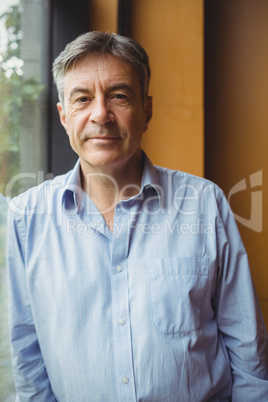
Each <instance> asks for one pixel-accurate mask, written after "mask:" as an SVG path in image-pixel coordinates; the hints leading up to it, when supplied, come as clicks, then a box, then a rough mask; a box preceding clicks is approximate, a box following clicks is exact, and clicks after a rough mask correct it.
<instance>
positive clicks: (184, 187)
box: [154, 166, 225, 203]
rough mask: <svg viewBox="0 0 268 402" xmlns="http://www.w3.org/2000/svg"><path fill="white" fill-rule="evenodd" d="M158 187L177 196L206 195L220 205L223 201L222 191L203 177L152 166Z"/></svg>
mask: <svg viewBox="0 0 268 402" xmlns="http://www.w3.org/2000/svg"><path fill="white" fill-rule="evenodd" d="M154 168H155V170H156V174H157V177H158V181H159V184H160V186H161V187H162V186H163V188H166V189H167V190H169V188H168V187H169V186H171V189H170V190H171V191H172V192H173V193H174V192H176V193H177V194H180V193H183V194H185V195H188V196H189V195H190V194H192V196H194V195H195V194H198V196H200V195H201V194H204V193H206V194H207V195H208V194H210V196H212V197H214V198H215V199H216V200H217V202H218V203H221V202H222V201H223V200H224V199H225V196H224V192H223V190H222V189H221V188H220V187H219V186H218V185H217V184H215V183H213V182H212V181H210V180H208V179H205V178H203V177H199V176H195V175H193V174H190V173H186V172H182V171H179V170H172V169H167V168H164V167H160V166H154Z"/></svg>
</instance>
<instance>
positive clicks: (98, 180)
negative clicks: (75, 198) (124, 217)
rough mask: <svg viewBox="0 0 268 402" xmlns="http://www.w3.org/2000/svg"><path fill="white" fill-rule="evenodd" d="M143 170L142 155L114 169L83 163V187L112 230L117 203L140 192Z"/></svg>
mask: <svg viewBox="0 0 268 402" xmlns="http://www.w3.org/2000/svg"><path fill="white" fill-rule="evenodd" d="M142 171H143V161H142V158H141V155H139V157H135V158H134V160H132V161H131V163H129V162H128V163H127V164H126V165H125V166H121V167H120V168H117V167H115V168H113V169H111V168H107V167H106V168H102V167H101V168H96V167H94V169H93V168H92V167H90V168H85V166H84V164H82V163H81V184H82V188H83V190H84V191H85V192H86V193H87V195H88V196H89V197H90V199H91V200H92V201H93V202H94V204H95V205H96V207H97V208H98V209H99V211H100V213H101V214H102V216H103V218H104V219H105V221H106V223H107V225H108V226H109V228H110V229H111V230H112V224H113V216H114V209H115V206H116V204H117V203H118V202H119V201H122V200H126V199H129V198H131V197H133V196H134V195H136V194H138V193H139V191H140V186H141V177H142Z"/></svg>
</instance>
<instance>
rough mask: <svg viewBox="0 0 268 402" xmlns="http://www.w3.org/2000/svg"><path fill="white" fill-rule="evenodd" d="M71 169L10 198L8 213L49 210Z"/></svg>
mask: <svg viewBox="0 0 268 402" xmlns="http://www.w3.org/2000/svg"><path fill="white" fill-rule="evenodd" d="M71 172H72V170H71V171H69V172H68V173H66V174H63V175H59V176H56V177H54V178H53V179H51V180H46V181H44V182H43V183H40V184H39V185H37V186H35V187H32V188H30V189H28V190H27V191H25V192H23V193H21V194H19V195H18V196H16V197H14V198H12V199H10V201H9V203H8V210H9V214H14V215H32V214H35V213H38V212H44V210H50V209H51V208H52V207H53V205H54V204H55V203H56V202H59V199H60V197H62V194H63V192H64V189H65V186H66V184H67V182H68V179H69V177H70V174H71Z"/></svg>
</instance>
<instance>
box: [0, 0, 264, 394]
mask: <svg viewBox="0 0 268 402" xmlns="http://www.w3.org/2000/svg"><path fill="white" fill-rule="evenodd" d="M267 21H268V1H267V0H165V1H163V0H76V1H75V2H74V1H72V0H1V3H0V193H1V194H0V402H11V401H14V397H15V391H14V385H13V379H12V373H11V368H10V357H9V355H10V351H9V341H8V321H7V320H8V318H7V284H6V274H5V269H6V267H5V233H6V209H7V200H8V197H12V196H14V195H16V194H18V193H19V192H22V191H23V190H25V189H26V188H28V187H31V186H33V185H36V184H38V183H40V182H42V181H43V180H45V179H46V178H50V177H53V176H54V175H56V174H60V173H64V172H66V171H67V170H69V169H71V168H72V167H73V165H74V163H75V161H76V155H75V154H74V153H73V152H72V150H71V149H70V147H69V143H68V139H67V136H66V134H65V132H64V130H63V128H62V127H61V125H60V123H59V119H58V115H57V110H56V102H57V95H56V91H55V88H54V87H53V82H52V77H51V65H52V62H53V60H54V58H55V57H56V56H57V55H58V53H59V52H60V51H61V50H63V48H64V47H65V45H66V43H68V42H70V41H71V40H73V39H74V38H75V37H76V36H78V35H79V34H81V33H83V32H86V31H89V30H100V31H110V32H117V33H120V34H122V35H126V36H131V37H132V38H133V39H135V40H137V41H138V42H140V43H141V44H142V45H143V46H144V47H145V49H146V50H147V52H148V54H149V57H150V61H151V68H152V81H151V88H150V94H151V95H152V96H153V97H154V116H153V120H152V122H151V124H150V128H149V130H148V132H147V133H146V134H145V137H144V140H143V148H144V149H145V151H146V152H147V153H148V155H149V157H150V158H151V159H152V161H153V163H154V164H157V165H162V166H165V167H168V168H171V169H177V170H183V171H187V172H189V173H193V174H195V175H198V176H203V177H206V178H208V179H210V180H212V181H214V182H216V183H217V184H218V185H219V186H220V187H221V188H222V189H223V190H224V192H225V194H226V197H227V198H228V199H229V202H230V205H231V208H232V210H233V212H234V214H235V217H236V219H237V222H238V226H239V230H240V233H241V235H242V239H243V241H244V244H245V247H246V249H247V251H248V255H249V261H250V265H251V270H252V276H253V279H254V282H255V286H256V289H257V294H258V297H259V300H260V304H261V308H262V312H263V315H264V319H265V322H266V326H267V328H268V264H267V261H268V255H267V254H268V216H267V210H266V208H265V206H266V205H267V197H268V156H267V149H268V23H267Z"/></svg>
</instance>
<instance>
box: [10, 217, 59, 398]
mask: <svg viewBox="0 0 268 402" xmlns="http://www.w3.org/2000/svg"><path fill="white" fill-rule="evenodd" d="M25 219H26V217H25V216H23V215H22V214H21V215H19V214H17V215H16V214H14V213H13V212H12V211H11V210H9V212H8V234H7V266H8V279H9V323H10V338H11V355H12V367H13V373H14V380H15V386H16V391H17V397H16V402H22V401H27V402H29V401H35V402H37V401H40V402H41V401H42V402H44V401H46V402H55V401H56V398H55V396H54V395H53V392H52V389H51V385H50V382H49V379H48V375H47V372H46V368H45V365H44V361H43V357H42V353H41V351H40V347H39V343H38V337H37V334H36V329H35V324H34V319H33V316H32V312H31V304H30V300H29V296H28V292H27V281H26V275H25V244H26V241H27V234H26V229H25V223H24V220H25Z"/></svg>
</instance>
